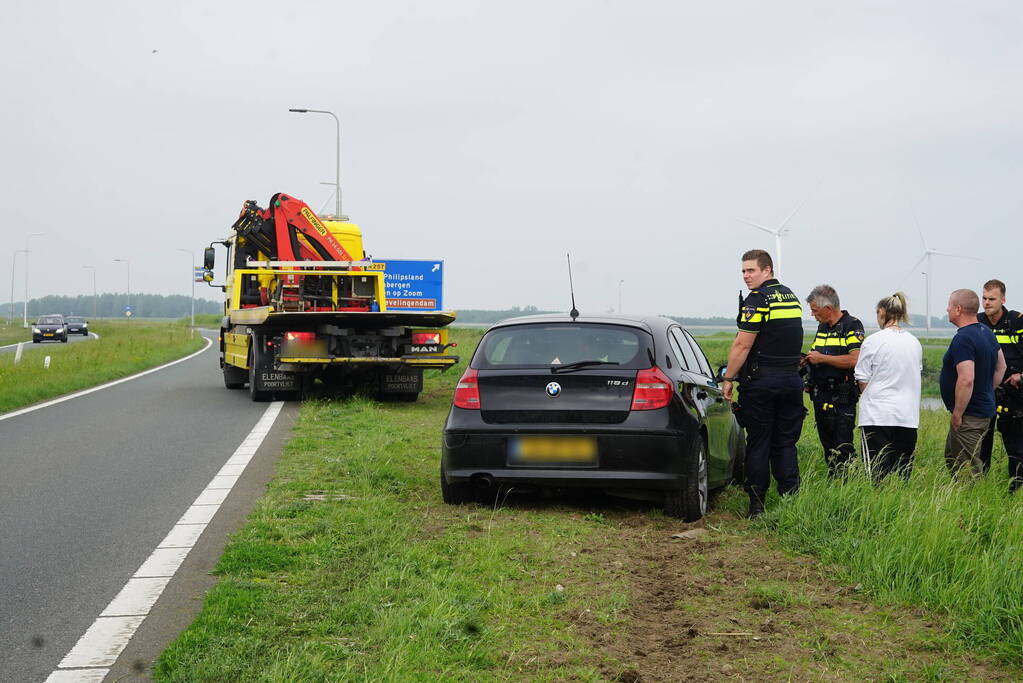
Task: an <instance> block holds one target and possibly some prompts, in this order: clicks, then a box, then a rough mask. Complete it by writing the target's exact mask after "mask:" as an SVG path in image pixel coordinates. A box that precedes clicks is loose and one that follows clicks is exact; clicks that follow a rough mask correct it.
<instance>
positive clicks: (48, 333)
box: [43, 332, 53, 337]
mask: <svg viewBox="0 0 1023 683" xmlns="http://www.w3.org/2000/svg"><path fill="white" fill-rule="evenodd" d="M43 336H44V337H52V336H53V332H43Z"/></svg>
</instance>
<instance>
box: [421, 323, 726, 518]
mask: <svg viewBox="0 0 1023 683" xmlns="http://www.w3.org/2000/svg"><path fill="white" fill-rule="evenodd" d="M741 466H742V434H741V432H740V429H739V426H738V424H737V423H736V421H735V418H734V417H733V415H732V412H731V409H730V406H729V404H728V402H727V401H725V399H724V397H723V395H722V392H721V389H720V388H719V386H718V382H717V381H716V379H715V377H714V374H713V372H712V371H711V367H710V364H709V363H708V362H707V358H706V356H705V355H704V354H703V351H702V350H701V349H700V346H699V344H697V342H696V340H695V339H693V337H692V335H690V334H689V333H688V332H687V331H686V330H684V329H683V328H682V327H681V326H680V325H679V324H678V323H676V322H675V321H673V320H671V319H668V318H664V317H660V316H650V317H630V316H614V315H600V316H579V317H578V318H571V317H570V316H568V315H561V314H559V315H542V316H529V317H523V318H512V319H509V320H505V321H502V322H500V323H497V324H496V325H494V326H493V327H491V328H490V329H489V330H487V332H486V334H485V335H484V336H483V338H482V339H481V340H480V343H479V346H478V347H477V348H476V352H475V353H474V354H473V357H472V360H471V361H470V363H469V368H468V369H467V370H466V372H465V374H464V375H463V376H462V378H461V379H460V380H459V382H458V385H457V387H456V389H455V395H454V401H453V404H452V406H451V411H450V413H449V414H448V419H447V423H446V424H445V426H444V442H443V455H442V459H441V492H442V494H443V497H444V501H445V502H447V503H451V504H458V503H465V502H471V501H483V500H487V499H490V500H492V499H493V496H494V495H495V494H496V493H497V492H498V491H499V490H500V489H501V488H504V489H505V490H509V489H512V490H522V489H530V488H538V487H546V488H553V489H559V488H566V487H590V488H597V489H604V490H608V491H610V492H612V493H615V492H617V493H622V494H626V495H636V494H637V493H641V494H645V495H646V496H647V497H657V498H660V499H662V500H663V502H664V511H665V513H666V514H668V515H671V516H674V517H680V518H682V519H684V520H687V521H694V520H696V519H699V518H700V517H702V516H703V515H704V513H705V512H706V510H707V498H708V492H709V490H710V489H713V488H715V487H719V486H723V485H725V484H727V483H728V482H729V480H730V479H731V478H732V476H733V475H735V474H736V473H737V472H738V470H739V469H741Z"/></svg>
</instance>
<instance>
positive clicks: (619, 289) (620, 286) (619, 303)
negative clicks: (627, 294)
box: [618, 280, 625, 313]
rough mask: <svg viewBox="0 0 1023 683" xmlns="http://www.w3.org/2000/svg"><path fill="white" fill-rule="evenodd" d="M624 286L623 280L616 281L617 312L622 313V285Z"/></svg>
mask: <svg viewBox="0 0 1023 683" xmlns="http://www.w3.org/2000/svg"><path fill="white" fill-rule="evenodd" d="M624 284H625V280H619V281H618V312H619V313H621V312H622V285H624Z"/></svg>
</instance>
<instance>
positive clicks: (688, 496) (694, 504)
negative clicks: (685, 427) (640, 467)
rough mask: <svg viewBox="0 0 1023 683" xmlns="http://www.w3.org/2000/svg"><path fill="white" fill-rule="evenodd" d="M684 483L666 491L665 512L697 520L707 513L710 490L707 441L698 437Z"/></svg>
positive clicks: (689, 520) (685, 518)
mask: <svg viewBox="0 0 1023 683" xmlns="http://www.w3.org/2000/svg"><path fill="white" fill-rule="evenodd" d="M683 474H684V475H685V476H684V478H683V481H682V485H681V486H680V487H679V488H677V489H669V490H667V491H665V492H664V514H666V515H668V516H669V517H677V518H679V519H681V520H682V521H684V522H695V521H696V520H698V519H700V518H702V517H703V516H704V515H705V514H707V499H708V495H709V492H710V488H709V484H708V481H707V442H706V441H705V440H704V439H703V437H702V436H701V437H699V438H698V439H697V446H696V450H695V452H694V453H692V454H691V456H690V457H689V460H688V461H687V462H686V465H685V471H684V472H683Z"/></svg>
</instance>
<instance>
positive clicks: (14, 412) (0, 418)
mask: <svg viewBox="0 0 1023 683" xmlns="http://www.w3.org/2000/svg"><path fill="white" fill-rule="evenodd" d="M204 338H205V339H206V346H204V347H202V348H201V349H199V350H198V351H196V352H195V353H192V354H189V355H187V356H185V357H184V358H178V359H177V360H172V361H171V362H170V363H164V364H163V365H158V366H156V367H155V368H149V369H148V370H143V371H142V372H137V373H135V374H134V375H129V376H127V377H122V378H121V379H115V380H114V381H113V382H107V383H106V384H100V385H99V386H98V387H92V388H91V389H84V390H82V391H78V392H76V393H74V394H68V395H67V396H61V397H60V398H55V399H53V400H52V401H46V402H45V403H40V404H39V405H35V406H29V407H28V408H21V409H20V410H12V411H11V412H9V413H3V414H2V415H0V421H3V420H9V419H11V418H12V417H17V416H19V415H24V414H25V413H31V412H32V411H34V410H40V409H42V408H48V407H50V406H53V405H57V404H58V403H63V402H64V401H70V400H71V399H73V398H78V397H79V396H85V395H87V394H91V393H93V392H95V391H101V390H103V389H109V388H110V387H112V386H116V385H118V384H122V383H124V382H130V381H131V380H133V379H138V378H139V377H144V376H146V375H148V374H150V373H153V372H158V371H160V370H163V369H164V368H169V367H170V366H172V365H177V364H178V363H184V362H185V361H186V360H190V359H192V358H195V357H196V356H198V355H199V354H200V353H204V352H205V351H206V350H207V349H208V348H210V346H212V345H213V340H212V339H210V338H208V337H204Z"/></svg>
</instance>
